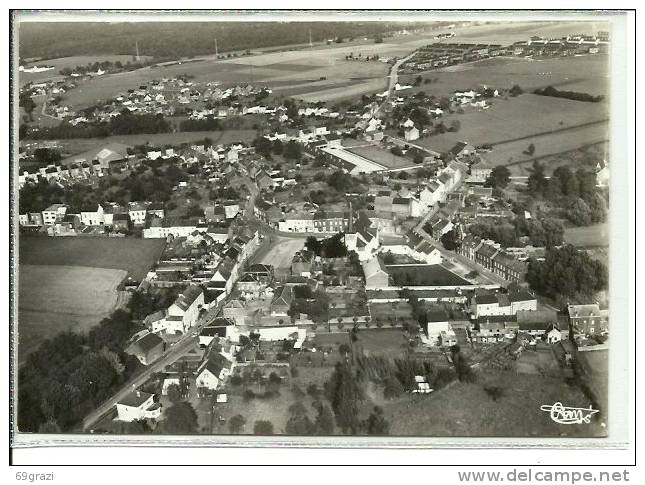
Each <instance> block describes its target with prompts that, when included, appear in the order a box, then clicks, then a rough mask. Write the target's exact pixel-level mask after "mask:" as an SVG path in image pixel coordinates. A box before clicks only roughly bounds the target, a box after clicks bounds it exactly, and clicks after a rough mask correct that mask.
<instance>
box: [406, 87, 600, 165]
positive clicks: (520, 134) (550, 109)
mask: <svg viewBox="0 0 645 485" xmlns="http://www.w3.org/2000/svg"><path fill="white" fill-rule="evenodd" d="M607 110H608V105H607V103H606V102H600V103H586V102H582V101H571V100H568V99H562V98H553V97H549V96H538V95H535V94H523V95H521V96H518V97H516V98H508V99H506V100H505V99H502V98H497V99H494V100H493V101H492V106H491V107H490V108H489V109H487V110H476V109H474V108H470V107H468V108H465V113H464V114H454V115H450V116H447V117H446V119H445V120H444V123H445V124H446V126H449V125H450V123H451V122H452V121H453V120H458V121H459V123H460V124H461V128H460V129H459V131H457V132H448V133H444V134H441V135H436V136H430V137H427V138H422V139H420V140H417V141H416V143H418V144H419V145H423V146H427V147H429V148H432V149H433V150H436V151H438V152H445V151H448V150H450V148H452V147H453V146H454V145H455V143H457V142H459V141H467V142H468V143H470V144H472V145H482V144H484V143H490V144H500V143H504V142H507V143H510V142H512V141H514V140H517V142H518V143H519V144H520V146H522V147H523V149H524V150H525V149H526V147H527V146H528V145H529V143H531V142H532V140H531V139H530V137H531V136H532V135H533V136H535V135H536V134H544V135H543V136H541V137H540V140H541V142H542V143H543V148H544V145H548V146H550V147H553V149H557V150H558V151H564V150H563V149H560V148H561V145H562V146H564V145H567V147H568V144H566V140H567V139H573V140H574V142H575V143H578V146H581V145H583V144H587V143H589V142H590V141H591V140H597V141H599V140H603V139H606V138H607V128H606V124H604V123H598V124H593V125H589V126H587V127H585V129H581V131H580V132H576V133H570V132H568V131H563V132H562V135H563V136H562V139H558V135H559V132H560V130H565V129H568V128H571V127H576V126H579V125H584V124H588V123H592V122H600V121H603V120H606V119H607V118H608V112H607ZM518 119H521V120H522V122H521V123H518V121H517V120H518ZM586 130H590V131H591V132H592V133H593V136H592V138H591V139H590V138H589V137H584V136H582V135H581V133H583V132H584V131H586ZM552 139H553V141H551V140H552ZM577 140H580V141H579V142H578V141H577ZM558 142H559V144H558ZM500 147H502V146H501V145H500ZM572 148H573V147H572ZM497 149H498V147H497V145H496V146H495V147H494V148H493V152H492V153H491V157H494V156H495V155H496V153H497ZM520 154H521V153H520ZM535 155H539V149H538V146H537V145H536V152H535ZM505 161H506V160H505Z"/></svg>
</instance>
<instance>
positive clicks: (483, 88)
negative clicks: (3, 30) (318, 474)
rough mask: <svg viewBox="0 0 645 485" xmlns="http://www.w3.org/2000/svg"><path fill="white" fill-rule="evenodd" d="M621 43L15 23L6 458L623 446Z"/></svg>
mask: <svg viewBox="0 0 645 485" xmlns="http://www.w3.org/2000/svg"><path fill="white" fill-rule="evenodd" d="M319 14H320V12H319ZM625 20H626V18H625V13H624V12H620V11H614V12H602V11H580V12H575V11H567V12H558V11H553V12H549V13H548V14H547V13H545V12H533V14H532V13H531V12H530V11H520V12H500V13H499V15H497V16H496V17H495V16H492V17H491V16H490V15H487V14H486V13H485V12H477V11H458V12H452V13H450V14H449V13H448V12H432V11H430V10H426V11H396V10H392V11H384V12H381V13H380V14H379V15H370V14H369V13H366V12H364V11H355V12H340V11H338V12H336V13H334V12H333V11H326V12H325V14H324V15H318V14H316V12H313V11H289V12H281V11H271V10H267V11H258V12H255V13H253V12H247V13H246V14H244V13H240V12H226V11H211V12H208V11H200V12H198V13H196V12H188V11H187V12H184V13H181V12H179V11H174V12H163V11H134V12H125V11H116V10H115V11H92V12H90V11H78V10H77V11H66V10H50V11H27V10H22V11H21V10H18V11H13V12H12V14H11V26H10V29H11V35H12V43H11V66H10V71H11V76H12V79H11V83H12V90H13V93H12V96H13V99H12V106H11V113H10V116H11V124H10V129H11V131H12V137H13V139H12V141H13V147H12V153H11V158H10V163H9V165H10V169H9V170H10V179H11V181H10V197H11V220H10V230H11V236H10V244H11V248H12V255H13V256H12V258H11V261H12V268H11V275H10V278H11V284H12V288H13V290H12V314H11V335H10V339H11V350H12V352H11V377H12V381H13V384H12V388H11V396H10V398H11V413H12V416H11V425H12V436H13V440H14V444H16V445H19V444H20V443H23V444H24V445H25V446H29V443H30V441H36V442H38V441H40V440H43V439H44V437H46V436H47V437H50V438H48V439H51V440H52V442H56V440H57V439H58V440H61V441H60V442H66V441H67V442H74V440H78V442H79V443H82V442H83V440H89V441H91V440H92V439H96V438H97V437H98V435H100V439H101V440H103V441H104V442H106V443H109V442H110V440H111V439H114V440H116V441H118V442H119V443H127V442H128V440H132V441H131V442H132V443H144V442H146V441H148V440H149V441H151V442H156V443H161V444H163V443H176V441H174V440H176V439H178V437H182V439H184V438H185V439H187V440H189V442H193V443H207V444H213V445H216V444H217V443H229V444H231V443H246V444H253V443H256V442H259V443H262V440H268V441H264V443H280V442H281V441H282V440H287V441H289V442H290V443H305V444H306V443H335V442H338V443H343V444H344V445H347V446H353V443H355V442H356V443H359V441H354V440H360V446H370V443H376V444H383V443H388V442H390V440H396V439H403V440H404V439H411V440H417V441H416V443H425V441H423V440H426V439H427V440H430V441H428V443H432V440H433V439H434V440H438V441H437V442H439V443H441V442H445V443H449V442H452V441H451V440H465V441H462V442H465V443H468V442H469V440H473V443H474V442H475V440H478V439H479V440H487V441H486V442H491V440H495V439H499V440H501V441H500V442H503V443H515V442H516V441H517V440H520V439H521V440H523V441H522V442H523V443H525V444H527V443H528V444H529V446H530V445H531V443H536V446H537V444H539V445H540V446H548V444H545V443H553V442H554V441H553V440H556V442H557V440H561V442H562V443H567V445H568V446H573V444H575V446H582V447H584V446H587V445H588V446H592V447H596V448H598V447H602V446H604V445H606V444H608V443H612V444H613V445H618V444H621V443H622V444H624V443H625V442H626V440H627V438H626V436H627V429H628V428H629V427H630V426H631V424H630V423H631V421H630V420H631V417H630V416H629V415H628V407H627V405H628V404H627V403H626V401H627V395H628V394H627V388H626V387H625V386H628V385H629V382H628V381H629V377H628V376H629V372H631V371H629V369H627V368H626V367H625V366H622V365H621V366H618V367H617V368H615V369H613V370H612V357H616V356H617V358H626V357H625V356H626V355H627V352H628V350H627V345H628V344H627V343H626V342H627V341H628V336H629V335H631V332H632V331H633V326H634V321H633V320H629V319H628V318H629V312H631V311H632V310H631V307H633V306H634V302H633V301H631V297H630V291H631V290H629V288H628V286H627V285H628V284H629V282H627V281H625V279H626V278H625V277H626V276H627V266H628V265H630V264H632V263H630V258H631V254H630V253H629V246H628V245H629V244H631V242H629V241H628V238H629V237H630V236H629V233H628V229H627V226H629V225H631V224H633V222H634V221H633V218H634V216H633V215H630V212H629V211H631V210H632V209H631V208H630V207H628V203H629V202H628V201H627V199H626V197H627V193H626V192H627V188H626V185H625V184H626V183H627V182H626V180H627V177H628V175H627V174H628V172H630V171H631V172H633V170H634V169H633V166H634V159H633V158H632V159H629V158H628V152H627V151H628V148H629V147H627V146H626V142H625V140H626V138H625V137H626V136H627V135H626V134H625V132H626V131H630V130H632V129H633V127H632V126H629V125H627V122H626V121H625V119H624V118H621V116H622V117H624V116H626V115H625V114H624V111H625V109H626V107H625V104H626V100H628V102H629V103H632V102H633V93H625V88H624V86H623V85H626V84H625V82H626V81H625V80H624V78H625V77H626V71H625V65H626V64H628V63H631V62H632V61H633V59H625V58H624V57H623V56H624V53H625V49H624V43H625V42H626V40H625V39H626V36H625ZM615 72H618V74H612V73H615ZM620 79H622V81H618V80H620ZM621 83H622V84H621ZM617 91H618V92H619V93H620V95H615V94H614V93H616V92H617ZM617 113H618V114H617ZM620 113H622V115H621V114H620ZM616 125H617V126H618V129H617V128H616ZM617 188H618V189H617ZM610 262H611V264H610ZM632 338H633V337H632ZM618 354H620V355H618ZM621 356H623V357H621ZM621 362H626V361H621ZM625 365H626V364H625ZM610 376H613V377H611V378H610ZM612 386H618V387H612ZM621 386H622V387H621ZM615 403H618V404H615ZM614 405H615V406H623V407H622V408H620V407H612V406H614ZM618 409H622V410H621V411H617V410H618ZM201 440H203V441H201ZM256 440H259V441H256ZM533 440H535V441H533ZM517 442H519V441H517Z"/></svg>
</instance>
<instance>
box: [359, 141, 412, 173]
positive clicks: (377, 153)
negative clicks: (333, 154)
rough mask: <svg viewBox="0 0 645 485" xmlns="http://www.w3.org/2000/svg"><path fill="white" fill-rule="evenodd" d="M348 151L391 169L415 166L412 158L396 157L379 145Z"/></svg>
mask: <svg viewBox="0 0 645 485" xmlns="http://www.w3.org/2000/svg"><path fill="white" fill-rule="evenodd" d="M347 151H348V152H351V153H355V154H356V155H360V156H361V157H365V158H367V159H368V160H373V161H375V162H376V163H378V164H380V165H383V166H385V167H387V168H389V169H393V168H408V167H414V166H415V164H414V162H413V161H412V160H411V159H410V158H406V157H399V156H396V155H394V154H393V153H390V152H389V151H387V150H385V149H383V148H381V147H379V146H378V145H360V146H356V147H352V148H347Z"/></svg>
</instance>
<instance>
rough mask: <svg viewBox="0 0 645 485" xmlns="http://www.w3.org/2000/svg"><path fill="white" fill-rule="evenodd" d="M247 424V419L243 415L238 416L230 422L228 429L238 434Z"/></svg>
mask: <svg viewBox="0 0 645 485" xmlns="http://www.w3.org/2000/svg"><path fill="white" fill-rule="evenodd" d="M245 424H246V419H245V418H244V416H242V415H241V414H236V415H235V416H233V417H231V419H229V420H228V429H229V430H230V431H231V433H233V434H237V433H239V432H240V431H242V429H243V428H244V425H245Z"/></svg>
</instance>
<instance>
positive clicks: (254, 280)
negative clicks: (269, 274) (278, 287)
mask: <svg viewBox="0 0 645 485" xmlns="http://www.w3.org/2000/svg"><path fill="white" fill-rule="evenodd" d="M236 284H237V289H238V290H240V291H243V292H247V293H257V292H258V291H260V290H262V288H264V287H265V286H266V284H265V283H264V282H263V281H261V280H260V278H259V277H258V276H256V275H255V274H252V273H244V274H243V275H242V277H241V278H240V279H239V280H237V283H236Z"/></svg>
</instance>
